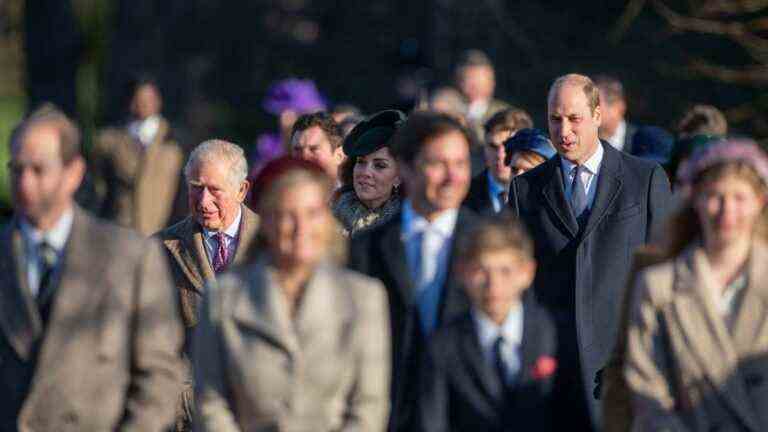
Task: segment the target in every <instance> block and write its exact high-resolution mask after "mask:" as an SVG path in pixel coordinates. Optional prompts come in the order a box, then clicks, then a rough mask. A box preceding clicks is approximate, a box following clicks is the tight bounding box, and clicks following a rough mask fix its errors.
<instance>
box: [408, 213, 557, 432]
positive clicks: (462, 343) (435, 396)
mask: <svg viewBox="0 0 768 432" xmlns="http://www.w3.org/2000/svg"><path fill="white" fill-rule="evenodd" d="M464 234H465V235H463V236H462V237H461V238H460V239H459V242H460V243H459V250H460V251H462V254H461V255H460V256H459V257H458V261H457V263H456V265H457V269H458V272H457V276H458V278H459V279H460V281H461V283H462V285H463V286H464V289H465V290H466V293H467V295H468V297H469V298H470V300H471V303H472V308H471V310H470V311H468V312H467V313H466V314H464V315H462V316H460V317H459V318H457V319H456V320H455V321H453V322H451V323H449V324H447V325H446V326H444V327H443V328H442V329H440V330H438V331H437V332H436V333H435V334H434V336H433V337H432V339H431V340H430V341H429V345H428V348H427V355H426V358H425V359H424V361H423V362H422V368H423V369H422V373H421V378H422V379H423V382H422V386H421V392H420V397H419V427H420V429H421V430H423V431H470V430H472V431H475V430H477V431H507V430H513V429H514V430H536V431H542V430H550V429H551V423H550V420H551V419H552V417H553V416H555V415H556V411H555V410H554V409H553V406H552V404H551V402H550V399H551V398H550V394H551V392H552V383H553V381H554V375H555V369H556V368H557V362H556V360H555V353H556V349H557V347H556V345H557V344H556V340H555V330H554V325H553V324H552V322H551V321H550V319H549V317H548V315H547V313H546V312H545V311H544V310H543V309H541V308H540V307H539V306H538V305H537V304H536V302H535V300H534V298H533V296H532V295H531V294H526V291H527V289H528V287H529V286H530V285H531V283H532V282H533V278H534V274H535V271H536V263H535V260H534V258H533V243H532V241H531V239H530V238H529V237H528V235H527V234H526V233H525V231H524V229H523V228H522V226H521V225H520V223H519V222H517V221H516V220H512V219H509V218H494V219H489V220H488V221H487V222H485V223H481V224H478V225H476V226H475V227H474V228H472V229H470V230H468V231H467V232H466V233H464Z"/></svg>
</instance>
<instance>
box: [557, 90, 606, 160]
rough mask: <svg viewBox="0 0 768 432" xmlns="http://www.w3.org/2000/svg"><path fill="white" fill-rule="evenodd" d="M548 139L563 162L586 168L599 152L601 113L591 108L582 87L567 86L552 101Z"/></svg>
mask: <svg viewBox="0 0 768 432" xmlns="http://www.w3.org/2000/svg"><path fill="white" fill-rule="evenodd" d="M548 110H549V136H550V139H551V140H552V144H554V145H555V148H556V149H557V152H558V153H560V156H562V157H563V158H565V159H567V160H569V161H571V162H573V163H576V164H579V165H581V164H583V163H584V162H586V161H587V160H588V159H589V158H590V157H591V156H592V155H593V154H594V153H595V151H596V150H597V146H598V145H599V144H598V138H597V130H598V128H599V127H600V121H601V111H600V107H599V106H598V107H596V108H595V111H594V113H593V112H592V111H591V110H590V108H589V101H588V100H587V95H585V94H584V91H583V90H582V88H581V86H578V85H573V84H567V83H566V84H564V85H562V86H561V87H560V88H558V89H556V90H555V91H554V92H553V93H552V94H551V95H550V98H549V104H548Z"/></svg>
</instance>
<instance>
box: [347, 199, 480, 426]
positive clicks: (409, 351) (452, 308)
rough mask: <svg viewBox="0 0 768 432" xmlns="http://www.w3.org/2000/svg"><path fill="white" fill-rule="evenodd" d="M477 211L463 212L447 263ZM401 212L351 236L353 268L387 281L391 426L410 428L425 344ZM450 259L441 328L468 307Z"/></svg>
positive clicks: (439, 315) (350, 266)
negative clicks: (390, 348)
mask: <svg viewBox="0 0 768 432" xmlns="http://www.w3.org/2000/svg"><path fill="white" fill-rule="evenodd" d="M475 219H476V216H475V214H474V213H473V212H472V211H471V210H468V209H464V208H462V209H461V210H460V211H459V215H458V219H457V221H456V230H455V232H454V236H453V239H452V244H451V248H452V250H451V254H450V258H449V260H450V261H449V262H451V263H452V261H453V257H455V256H456V250H455V247H456V238H457V236H459V235H460V233H461V232H462V231H463V230H465V229H467V228H468V227H469V226H471V225H472V223H473V221H474V220H475ZM401 229H402V217H401V215H400V214H398V215H397V216H395V217H394V218H392V220H391V221H390V222H388V223H387V224H385V225H383V226H381V227H378V228H376V229H374V230H371V231H368V232H366V233H363V234H361V235H359V236H358V237H356V238H354V239H352V241H351V243H350V253H349V268H351V269H352V270H356V271H359V272H361V273H364V274H366V275H369V276H371V277H375V278H377V279H379V280H381V281H382V282H383V283H384V286H385V287H386V290H387V295H388V298H389V310H390V325H391V327H392V329H391V330H392V355H393V359H392V414H391V418H390V430H392V431H401V430H409V428H410V425H411V424H412V421H413V418H412V413H413V411H414V410H413V406H414V405H415V402H416V398H417V394H418V393H417V390H416V389H417V387H418V363H419V358H420V356H421V355H422V354H421V352H422V350H423V346H424V343H425V335H424V334H423V332H422V329H421V325H420V324H419V318H418V315H417V314H418V312H417V310H418V308H417V307H416V306H415V300H413V296H414V291H415V287H414V284H413V281H412V280H411V276H410V271H409V269H408V261H407V258H406V253H405V244H404V243H403V241H402V238H401V237H402V235H401ZM452 273H453V264H449V268H448V273H447V275H446V278H445V281H446V282H445V283H446V285H445V286H444V287H443V291H442V295H441V299H440V306H439V312H438V323H437V326H438V328H439V327H440V325H441V324H442V323H445V322H449V321H451V320H452V319H453V318H455V317H457V316H459V315H461V314H462V313H464V312H466V311H467V310H468V309H469V301H468V299H467V297H466V294H465V293H464V291H463V290H462V289H461V287H460V286H459V285H458V283H457V282H456V280H455V279H456V278H455V277H453V275H452Z"/></svg>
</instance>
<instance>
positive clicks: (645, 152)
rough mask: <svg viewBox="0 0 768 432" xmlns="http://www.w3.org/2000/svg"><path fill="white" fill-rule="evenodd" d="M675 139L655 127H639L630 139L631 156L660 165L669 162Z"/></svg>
mask: <svg viewBox="0 0 768 432" xmlns="http://www.w3.org/2000/svg"><path fill="white" fill-rule="evenodd" d="M674 141H675V139H674V138H673V137H672V134H670V133H669V132H667V131H665V130H664V129H662V128H660V127H656V126H641V127H639V128H638V129H637V132H635V135H634V136H633V137H632V154H634V155H635V156H637V157H641V158H643V159H648V160H652V161H654V162H658V163H660V164H662V165H663V164H666V163H667V162H669V157H670V156H671V155H672V147H673V146H674Z"/></svg>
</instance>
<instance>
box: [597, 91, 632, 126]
mask: <svg viewBox="0 0 768 432" xmlns="http://www.w3.org/2000/svg"><path fill="white" fill-rule="evenodd" d="M600 106H601V108H602V122H601V124H600V137H602V138H608V137H610V136H612V135H613V134H614V133H616V128H618V127H619V124H620V123H621V122H622V120H624V114H625V113H626V111H627V104H626V103H625V102H624V100H622V99H617V98H608V97H607V95H606V94H605V92H603V91H601V92H600Z"/></svg>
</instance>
